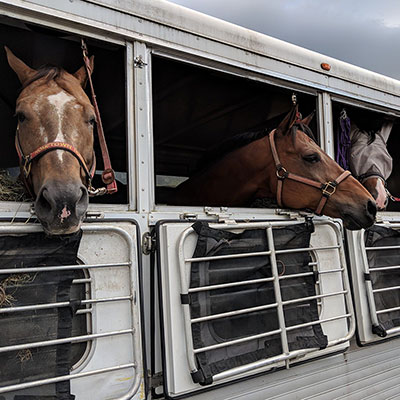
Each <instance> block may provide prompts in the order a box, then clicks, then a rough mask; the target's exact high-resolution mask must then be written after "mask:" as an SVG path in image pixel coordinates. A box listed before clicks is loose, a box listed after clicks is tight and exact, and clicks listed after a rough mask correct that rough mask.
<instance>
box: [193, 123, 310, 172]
mask: <svg viewBox="0 0 400 400" xmlns="http://www.w3.org/2000/svg"><path fill="white" fill-rule="evenodd" d="M272 130H273V129H271V128H263V129H259V130H256V131H247V132H243V133H239V134H237V135H235V136H232V137H231V138H228V139H226V140H224V141H223V142H221V143H220V144H219V145H218V146H217V147H216V148H215V149H214V150H211V151H209V152H207V154H206V155H205V156H203V157H201V158H200V160H199V162H198V164H197V168H196V172H198V171H201V170H203V169H205V168H207V167H208V166H210V165H211V164H212V163H214V162H215V161H216V160H217V159H221V158H222V157H224V156H225V155H227V154H229V153H232V152H233V151H234V150H236V149H240V148H241V147H244V146H247V145H248V144H250V143H252V142H254V141H256V140H258V139H262V138H263V137H265V136H268V135H269V134H270V133H271V132H272ZM297 130H301V131H302V132H304V133H305V134H306V135H307V136H309V137H310V138H311V139H312V140H313V141H314V142H316V143H317V141H316V139H315V136H314V134H313V133H312V131H311V129H310V128H309V127H308V126H307V125H304V124H302V123H295V124H294V125H293V126H292V128H291V129H290V134H291V136H292V140H293V143H294V142H295V141H296V133H297Z"/></svg>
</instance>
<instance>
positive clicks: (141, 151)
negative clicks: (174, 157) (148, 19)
mask: <svg viewBox="0 0 400 400" xmlns="http://www.w3.org/2000/svg"><path fill="white" fill-rule="evenodd" d="M133 56H134V63H135V60H136V61H139V60H141V62H144V64H138V63H136V66H135V64H134V66H133V74H134V84H135V91H134V93H135V111H136V113H135V117H136V119H135V122H136V124H135V133H136V135H135V137H136V149H135V150H136V151H135V154H136V167H135V168H134V170H135V171H136V194H137V210H138V212H139V213H146V212H149V211H150V190H152V189H150V188H152V185H153V179H154V174H153V165H152V163H151V162H150V160H151V157H152V156H151V154H152V150H151V146H152V132H151V130H150V119H151V110H150V91H151V87H150V68H149V65H148V64H149V61H150V60H149V52H148V49H147V47H146V45H145V44H144V43H140V42H135V43H134V54H133Z"/></svg>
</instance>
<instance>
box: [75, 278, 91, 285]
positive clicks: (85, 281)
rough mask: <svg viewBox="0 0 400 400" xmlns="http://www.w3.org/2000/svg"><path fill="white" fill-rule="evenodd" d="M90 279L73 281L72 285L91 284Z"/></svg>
mask: <svg viewBox="0 0 400 400" xmlns="http://www.w3.org/2000/svg"><path fill="white" fill-rule="evenodd" d="M91 282H92V279H91V278H82V279H73V280H72V283H73V284H80V283H91Z"/></svg>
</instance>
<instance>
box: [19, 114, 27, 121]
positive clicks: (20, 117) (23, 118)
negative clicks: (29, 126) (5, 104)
mask: <svg viewBox="0 0 400 400" xmlns="http://www.w3.org/2000/svg"><path fill="white" fill-rule="evenodd" d="M17 118H18V122H24V121H25V120H26V116H25V114H24V113H22V112H18V113H17Z"/></svg>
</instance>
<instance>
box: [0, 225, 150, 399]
mask: <svg viewBox="0 0 400 400" xmlns="http://www.w3.org/2000/svg"><path fill="white" fill-rule="evenodd" d="M82 229H83V232H84V234H83V237H82V240H81V243H80V247H79V251H78V258H79V260H80V261H81V262H83V265H81V266H65V267H59V266H58V267H55V268H56V269H60V268H64V269H71V268H73V269H77V268H80V269H84V270H86V271H87V274H88V277H89V278H90V294H89V300H87V302H88V303H87V304H89V305H90V307H89V309H88V308H85V305H83V306H81V307H80V309H81V308H82V307H83V310H84V311H89V313H90V319H89V327H88V333H87V337H85V338H82V339H83V340H82V339H79V338H76V339H77V340H75V338H74V337H72V338H66V339H65V340H66V341H67V342H69V341H72V342H73V341H85V340H87V341H89V342H90V345H89V352H85V354H84V355H83V359H81V360H80V361H79V362H78V365H77V366H76V367H75V368H74V369H73V371H72V372H71V374H70V375H68V376H65V377H54V378H49V379H44V380H42V381H36V382H30V383H27V384H25V383H22V384H18V385H14V386H13V387H8V388H4V387H3V388H0V393H7V392H9V391H10V390H11V391H14V390H18V389H33V390H34V391H35V393H40V387H41V385H43V384H46V383H55V382H58V381H63V380H70V381H71V393H73V394H75V395H76V397H77V398H78V399H82V400H86V399H87V400H91V399H94V398H96V399H99V400H101V399H104V400H105V399H121V400H122V399H132V398H135V399H139V398H141V399H142V398H144V394H143V390H142V391H140V386H141V385H143V382H142V378H143V376H142V371H143V366H142V365H143V361H142V351H143V349H142V348H141V333H140V332H141V322H140V298H139V275H138V274H139V264H138V257H139V255H138V253H137V248H136V247H137V246H136V238H137V231H136V229H137V228H136V225H134V224H132V223H119V224H116V223H112V224H107V223H102V224H85V225H83V227H82ZM0 231H1V233H2V234H26V233H31V232H40V231H42V229H41V227H40V226H39V225H24V224H14V225H9V224H2V226H1V227H0ZM40 268H42V269H43V268H49V269H51V268H52V267H40ZM2 272H3V273H5V271H2ZM38 303H40V299H38ZM4 311H5V309H4V308H3V309H2V312H4ZM58 340H59V339H58ZM40 345H46V342H44V343H43V344H40ZM3 350H4V348H3ZM110 350H111V351H110ZM38 390H39V392H38ZM29 393H31V392H29Z"/></svg>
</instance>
